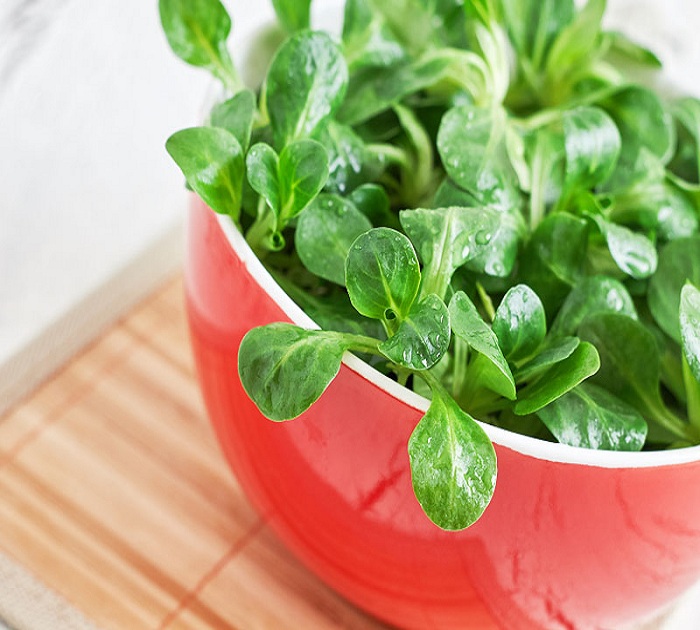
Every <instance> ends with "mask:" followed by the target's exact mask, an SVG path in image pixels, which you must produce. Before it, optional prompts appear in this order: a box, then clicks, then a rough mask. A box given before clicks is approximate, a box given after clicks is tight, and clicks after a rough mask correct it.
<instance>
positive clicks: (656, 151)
mask: <svg viewBox="0 0 700 630" xmlns="http://www.w3.org/2000/svg"><path fill="white" fill-rule="evenodd" d="M602 106H603V107H604V108H605V109H606V110H607V112H608V113H609V114H610V115H611V116H612V118H613V120H614V121H615V123H616V124H617V127H618V129H619V130H620V135H621V136H622V144H623V152H624V151H625V150H627V151H630V150H633V152H638V151H639V149H640V148H641V147H643V148H645V149H647V150H648V151H650V152H651V153H652V154H653V155H654V156H656V157H657V158H658V159H659V160H661V162H662V163H663V164H665V163H666V162H668V160H670V159H671V157H672V156H673V151H674V148H675V142H676V138H675V131H674V127H673V118H672V117H671V114H670V112H669V111H668V110H667V108H666V107H665V106H664V104H663V103H662V102H661V100H660V99H659V97H658V96H657V95H656V94H655V93H654V92H653V91H651V90H649V89H647V88H644V87H642V86H638V85H632V86H629V87H626V88H623V89H621V90H619V91H618V92H616V93H615V94H613V95H612V96H611V97H610V98H609V99H607V100H606V101H604V103H603V104H602Z"/></svg>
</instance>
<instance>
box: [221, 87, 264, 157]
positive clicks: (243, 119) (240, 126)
mask: <svg viewBox="0 0 700 630" xmlns="http://www.w3.org/2000/svg"><path fill="white" fill-rule="evenodd" d="M255 109H256V103H255V94H253V92H252V91H251V90H241V91H240V92H238V94H236V95H234V96H233V97H231V98H230V99H228V100H225V101H223V102H221V103H217V104H216V105H215V106H214V108H213V109H212V111H211V120H210V124H211V126H212V127H221V128H222V129H226V130H227V131H230V132H231V133H232V134H233V135H234V137H235V138H236V140H238V143H239V144H240V145H241V147H242V148H243V151H247V150H248V145H249V144H250V134H251V132H252V130H253V119H254V118H255Z"/></svg>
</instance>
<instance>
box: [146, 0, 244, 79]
mask: <svg viewBox="0 0 700 630" xmlns="http://www.w3.org/2000/svg"><path fill="white" fill-rule="evenodd" d="M158 8H159V10H160V21H161V24H162V25H163V30H164V31H165V36H166V37H167V39H168V43H169V44H170V47H171V48H172V49H173V52H174V53H175V54H176V55H177V56H178V57H180V58H181V59H182V60H183V61H186V62H187V63H189V64H191V65H193V66H199V67H202V68H206V69H208V70H209V71H210V72H212V73H213V74H214V76H216V77H218V78H219V79H221V81H223V83H224V84H225V85H226V86H227V87H228V88H229V89H230V90H231V91H232V92H236V91H237V90H238V88H239V87H240V85H239V81H238V77H237V75H236V70H235V68H234V66H233V62H232V61H231V57H230V55H229V53H228V50H227V48H226V39H227V38H228V35H229V33H230V31H231V18H230V17H229V14H228V13H227V12H226V9H225V8H224V5H223V4H221V2H220V1H219V0H159V2H158Z"/></svg>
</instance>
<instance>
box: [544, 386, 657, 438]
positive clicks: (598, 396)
mask: <svg viewBox="0 0 700 630" xmlns="http://www.w3.org/2000/svg"><path fill="white" fill-rule="evenodd" d="M537 415H538V416H539V418H540V420H542V422H543V423H544V424H545V426H546V427H547V428H548V429H549V430H550V431H551V432H552V434H553V435H554V437H555V438H557V440H558V441H559V442H561V443H562V444H568V445H569V446H578V447H581V448H593V449H601V450H608V451H639V450H641V448H642V446H644V440H645V439H646V435H647V423H646V421H645V420H644V418H643V417H642V415H641V414H640V413H639V412H638V411H637V410H636V409H635V408H634V407H631V406H630V405H628V404H627V403H625V402H623V401H622V400H620V399H619V398H617V397H616V396H613V395H612V394H611V393H610V392H608V391H607V390H605V389H603V388H602V387H599V386H597V385H594V384H593V383H581V384H580V385H578V386H577V387H575V388H574V389H572V390H571V391H570V392H568V393H567V394H564V395H563V396H561V397H560V398H557V399H556V400H554V401H553V402H551V403H550V404H549V405H547V406H546V407H543V408H542V409H540V410H539V411H538V412H537Z"/></svg>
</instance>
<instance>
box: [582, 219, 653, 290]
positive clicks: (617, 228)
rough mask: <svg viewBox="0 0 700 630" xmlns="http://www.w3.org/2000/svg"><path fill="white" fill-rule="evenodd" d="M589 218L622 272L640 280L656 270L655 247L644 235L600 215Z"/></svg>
mask: <svg viewBox="0 0 700 630" xmlns="http://www.w3.org/2000/svg"><path fill="white" fill-rule="evenodd" d="M591 218H592V219H593V221H594V222H595V223H596V225H597V226H598V229H599V230H600V232H601V234H602V235H603V238H604V239H605V241H606V243H607V244H608V249H609V250H610V255H611V256H612V257H613V260H614V261H615V263H617V266H618V267H619V268H620V269H621V270H622V271H623V272H624V273H626V274H627V275H629V276H632V277H633V278H636V279H637V280H640V279H643V278H648V277H649V276H650V275H651V274H653V273H654V272H655V271H656V265H657V263H658V260H657V255H656V247H655V246H654V244H653V243H652V242H651V241H650V240H649V239H648V238H647V237H646V236H644V235H643V234H639V233H638V232H633V231H632V230H630V229H629V228H626V227H625V226H623V225H618V224H617V223H613V222H611V221H606V220H605V219H603V217H601V216H591Z"/></svg>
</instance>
